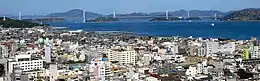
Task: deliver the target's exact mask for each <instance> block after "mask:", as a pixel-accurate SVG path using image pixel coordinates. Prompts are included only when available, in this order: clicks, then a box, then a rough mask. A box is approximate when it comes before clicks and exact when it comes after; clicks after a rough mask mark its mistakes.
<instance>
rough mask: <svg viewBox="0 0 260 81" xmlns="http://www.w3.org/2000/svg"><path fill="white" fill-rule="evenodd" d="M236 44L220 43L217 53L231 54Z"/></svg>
mask: <svg viewBox="0 0 260 81" xmlns="http://www.w3.org/2000/svg"><path fill="white" fill-rule="evenodd" d="M235 47H236V44H235V42H228V43H221V44H219V49H218V50H219V52H222V53H229V54H231V53H233V52H234V51H235V50H236V48H235Z"/></svg>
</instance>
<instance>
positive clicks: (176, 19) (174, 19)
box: [150, 17, 201, 21]
mask: <svg viewBox="0 0 260 81" xmlns="http://www.w3.org/2000/svg"><path fill="white" fill-rule="evenodd" d="M182 20H201V18H199V17H189V18H182V17H170V18H168V19H167V18H164V17H157V18H153V19H151V20H150V21H182Z"/></svg>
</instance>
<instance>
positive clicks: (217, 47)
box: [197, 42, 235, 57]
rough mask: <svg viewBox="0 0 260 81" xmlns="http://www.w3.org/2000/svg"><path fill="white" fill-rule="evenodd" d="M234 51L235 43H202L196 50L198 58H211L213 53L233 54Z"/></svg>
mask: <svg viewBox="0 0 260 81" xmlns="http://www.w3.org/2000/svg"><path fill="white" fill-rule="evenodd" d="M234 51H235V42H229V43H225V44H219V42H203V43H202V44H201V46H200V47H199V48H198V51H197V55H198V56H207V57H209V56H213V54H214V53H217V52H221V53H230V54H231V53H233V52H234Z"/></svg>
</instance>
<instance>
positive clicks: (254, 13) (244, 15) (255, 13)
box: [223, 8, 260, 20]
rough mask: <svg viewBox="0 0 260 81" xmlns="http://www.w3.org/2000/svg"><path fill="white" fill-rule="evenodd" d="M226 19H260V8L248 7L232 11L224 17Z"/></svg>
mask: <svg viewBox="0 0 260 81" xmlns="http://www.w3.org/2000/svg"><path fill="white" fill-rule="evenodd" d="M223 19H224V20H260V9H259V8H248V9H243V10H239V11H234V12H230V13H229V14H227V15H225V16H224V17H223Z"/></svg>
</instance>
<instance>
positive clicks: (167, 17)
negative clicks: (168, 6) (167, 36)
mask: <svg viewBox="0 0 260 81" xmlns="http://www.w3.org/2000/svg"><path fill="white" fill-rule="evenodd" d="M165 17H166V19H167V20H168V19H169V13H168V11H166V13H165Z"/></svg>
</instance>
